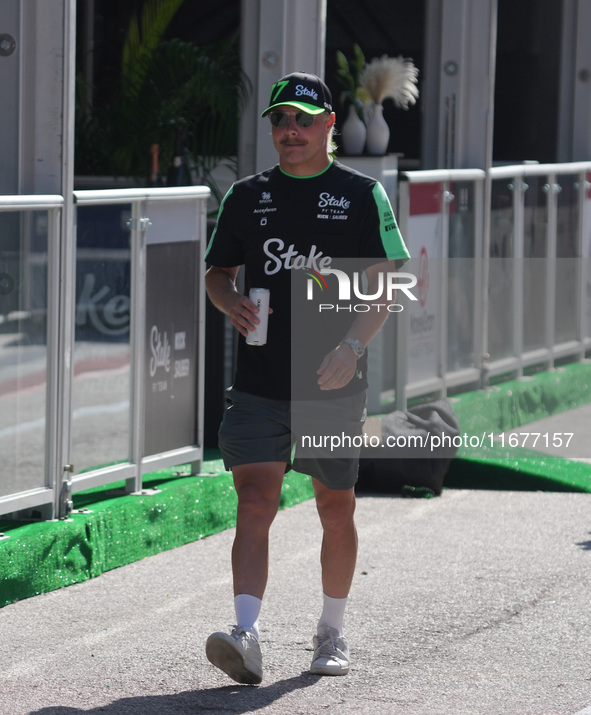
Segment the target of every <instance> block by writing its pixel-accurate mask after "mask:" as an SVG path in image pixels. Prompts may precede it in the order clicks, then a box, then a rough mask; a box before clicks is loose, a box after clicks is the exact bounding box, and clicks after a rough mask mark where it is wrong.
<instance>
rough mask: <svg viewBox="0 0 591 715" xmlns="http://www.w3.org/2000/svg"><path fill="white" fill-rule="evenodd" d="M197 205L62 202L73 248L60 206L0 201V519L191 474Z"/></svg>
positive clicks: (114, 194) (105, 197)
mask: <svg viewBox="0 0 591 715" xmlns="http://www.w3.org/2000/svg"><path fill="white" fill-rule="evenodd" d="M209 193H210V192H209V189H207V188H206V187H171V188H162V189H123V190H115V191H80V192H75V194H74V197H73V200H74V202H75V206H76V211H75V220H76V230H75V237H76V238H75V241H72V240H70V241H63V240H62V237H61V236H60V211H61V208H62V207H63V205H64V199H63V198H62V197H60V196H54V197H43V196H31V197H26V196H6V197H0V212H1V213H0V220H3V223H0V228H1V231H2V233H1V241H2V242H1V244H0V403H1V404H2V409H0V454H1V455H2V468H1V473H0V514H10V513H12V512H17V511H18V512H21V513H22V512H23V510H26V511H31V510H34V511H36V512H37V515H41V516H42V517H43V518H55V517H64V516H66V515H67V513H68V511H69V509H71V494H72V492H75V491H79V490H82V489H87V488H90V487H94V486H97V485H102V484H108V483H112V482H114V481H118V480H121V479H123V480H125V484H126V491H128V492H141V489H142V476H143V475H144V474H145V473H146V472H149V471H154V470H155V469H159V468H164V467H168V466H172V465H176V464H185V463H193V464H194V465H199V463H200V462H201V460H202V457H203V440H202V435H203V385H204V354H205V353H204V315H205V302H204V301H205V291H204V283H203V273H204V261H203V254H204V251H205V241H206V203H207V199H208V197H209ZM64 252H71V254H72V255H71V256H70V260H69V261H64V257H63V254H64ZM64 266H71V270H69V271H66V272H65V274H64ZM60 268H61V271H62V273H61V275H60ZM64 286H65V290H64ZM63 296H66V298H65V299H64V298H63ZM60 297H61V298H60ZM68 328H71V329H69V330H68ZM64 336H65V338H64ZM62 349H63V353H61V354H60V351H61V350H62ZM58 445H64V448H63V450H62V451H61V454H60V452H59V450H58ZM58 455H60V456H61V457H62V460H60V458H59V456H58ZM61 461H63V462H65V463H63V464H62V463H60V462H61Z"/></svg>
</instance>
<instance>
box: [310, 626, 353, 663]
mask: <svg viewBox="0 0 591 715" xmlns="http://www.w3.org/2000/svg"><path fill="white" fill-rule="evenodd" d="M313 643H314V655H313V657H312V665H311V666H310V672H311V673H315V674H317V675H347V673H348V672H349V666H350V661H349V647H348V646H347V642H346V641H345V639H344V638H343V637H342V636H339V633H338V631H337V630H335V629H334V628H329V627H328V626H318V634H317V635H315V636H314V639H313Z"/></svg>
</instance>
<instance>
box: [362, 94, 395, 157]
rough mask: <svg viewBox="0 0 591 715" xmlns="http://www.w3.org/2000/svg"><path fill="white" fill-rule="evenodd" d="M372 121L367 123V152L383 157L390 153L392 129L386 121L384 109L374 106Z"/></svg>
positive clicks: (372, 108)
mask: <svg viewBox="0 0 591 715" xmlns="http://www.w3.org/2000/svg"><path fill="white" fill-rule="evenodd" d="M370 114H371V119H370V120H369V121H368V123H367V151H368V153H369V154H374V155H376V156H382V155H383V154H385V153H386V152H387V151H388V142H389V141H390V127H389V126H388V123H387V122H386V120H385V119H384V107H383V106H382V105H381V104H374V105H373V106H372V107H371V112H370Z"/></svg>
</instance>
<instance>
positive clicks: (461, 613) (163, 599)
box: [0, 490, 591, 715]
mask: <svg viewBox="0 0 591 715" xmlns="http://www.w3.org/2000/svg"><path fill="white" fill-rule="evenodd" d="M590 507H591V495H587V494H560V493H516V492H484V491H481V492H479V491H467V490H466V491H462V490H458V491H456V490H446V491H444V493H443V496H442V497H440V498H435V499H416V500H414V499H402V498H398V497H370V496H363V497H360V499H359V501H358V527H359V533H360V553H359V560H358V567H357V572H356V577H355V583H354V587H353V591H352V594H351V602H350V606H349V609H348V615H347V619H346V628H347V636H348V639H349V642H350V646H351V652H352V658H353V662H352V670H351V672H350V674H349V675H348V676H345V677H339V678H329V677H324V678H322V677H319V676H313V675H310V674H309V673H308V672H307V668H308V666H309V662H310V658H311V637H312V634H313V631H314V628H315V623H316V619H317V617H318V614H319V609H320V605H321V594H320V585H319V565H318V557H319V544H320V530H319V525H318V519H317V516H316V513H315V508H314V504H313V502H306V503H304V504H301V505H299V506H296V507H292V508H291V509H288V510H286V511H284V512H281V513H280V514H279V515H278V517H277V519H276V521H275V523H274V525H273V530H272V537H271V538H272V540H271V559H272V562H271V573H270V579H269V586H268V590H267V594H266V598H265V603H264V607H263V613H262V616H261V629H262V633H261V645H262V650H263V658H264V669H265V672H264V679H263V683H262V684H261V685H260V686H259V687H250V686H239V685H236V684H234V683H233V682H232V681H230V680H229V679H228V678H227V677H226V676H225V675H224V674H223V673H221V672H219V671H217V670H216V669H215V668H213V666H211V665H210V664H209V662H208V661H207V659H206V657H205V653H204V643H205V640H206V638H207V636H208V634H209V633H210V632H211V631H213V630H219V629H220V628H224V627H226V626H228V625H230V624H231V623H232V622H233V610H232V593H231V580H230V569H229V556H230V547H231V543H232V538H233V531H232V530H230V531H226V532H223V533H220V534H217V535H215V536H211V537H209V538H207V539H204V540H202V541H198V542H195V543H193V544H189V545H187V546H184V547H181V548H178V549H175V550H172V551H168V552H165V553H162V554H159V555H157V556H154V557H151V558H147V559H144V560H143V561H140V562H138V563H134V564H131V565H129V566H126V567H124V568H120V569H116V570H113V571H111V572H109V573H106V574H104V575H102V576H100V577H99V578H96V579H94V580H92V581H88V582H86V583H83V584H78V585H75V586H71V587H69V588H66V589H62V590H60V591H55V592H52V593H49V594H45V595H41V596H38V597H35V598H32V599H28V600H25V601H22V602H20V603H16V604H13V605H10V606H7V607H5V608H3V609H1V610H0V633H1V634H2V636H1V639H0V643H1V645H0V712H1V713H2V714H3V715H24V714H25V713H27V714H28V713H34V714H35V715H62V714H65V713H109V714H110V715H126V714H128V713H133V714H135V715H149V714H151V713H154V714H156V713H157V714H158V715H168V714H172V713H208V714H211V713H220V714H227V713H230V714H238V713H255V712H256V713H278V714H285V715H287V714H289V715H295V714H302V715H304V714H305V715H320V714H321V713H335V714H336V713H338V714H339V715H340V714H343V715H370V714H371V715H382V714H383V715H392V714H396V713H401V714H402V715H431V714H432V715H448V714H451V713H454V714H456V713H462V714H465V713H470V714H474V715H476V714H478V715H509V714H511V715H534V714H535V715H542V714H543V715H574V714H575V713H582V712H585V713H589V712H591V709H589V710H588V708H591V658H590V643H591V617H590V616H591V599H590V598H589V593H590V588H591V509H590Z"/></svg>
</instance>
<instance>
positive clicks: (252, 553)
mask: <svg viewBox="0 0 591 715" xmlns="http://www.w3.org/2000/svg"><path fill="white" fill-rule="evenodd" d="M262 116H263V117H267V116H268V117H269V120H270V128H271V135H272V139H273V143H274V146H275V148H276V150H277V152H278V155H279V163H278V165H277V166H275V167H273V168H271V169H268V170H266V171H263V172H261V173H259V174H256V175H254V176H250V177H247V178H245V179H242V180H239V181H237V182H236V183H235V184H234V185H233V186H232V188H231V189H230V191H229V192H228V193H227V195H226V197H225V198H224V200H223V202H222V205H221V207H220V212H219V216H218V222H217V226H216V229H215V231H214V233H213V236H212V238H211V241H210V244H209V246H208V250H207V254H206V260H207V262H208V264H209V266H210V267H209V268H208V270H207V273H206V287H207V292H208V295H209V297H210V299H211V301H212V302H213V303H214V305H216V306H217V308H219V310H221V311H222V312H224V313H225V314H226V315H228V316H229V319H230V322H231V324H232V325H233V326H234V327H235V328H236V329H237V330H238V331H239V333H240V335H241V338H240V341H239V347H238V358H237V369H236V375H235V379H234V383H233V386H232V388H231V389H230V390H229V395H228V396H229V401H230V403H231V404H230V406H229V408H228V409H227V410H226V413H225V415H224V419H223V422H222V425H221V427H220V432H219V445H220V450H221V452H222V456H223V459H224V463H225V465H226V468H227V469H230V470H231V471H232V474H233V479H234V485H235V488H236V493H237V496H238V509H237V523H236V536H235V539H234V544H233V547H232V573H233V582H234V605H235V611H236V624H237V625H236V626H235V627H234V629H233V630H232V633H230V634H228V633H223V632H218V633H213V634H212V635H211V636H210V637H209V638H208V640H207V644H206V653H207V657H208V658H209V660H210V661H211V662H212V663H213V664H215V665H216V666H217V667H219V668H221V669H222V670H223V671H224V672H225V673H227V674H228V675H229V676H230V677H231V678H233V679H234V680H236V681H237V682H239V683H249V684H256V683H260V682H261V680H262V657H261V650H260V647H259V642H258V640H259V614H260V610H261V605H262V599H263V595H264V592H265V586H266V583H267V574H268V539H269V529H270V526H271V524H272V522H273V520H274V518H275V515H276V513H277V510H278V507H279V499H280V495H281V486H282V481H283V475H284V473H285V472H286V471H287V470H288V469H289V468H290V467H291V466H292V465H293V467H294V468H295V469H296V470H297V471H300V472H303V473H305V474H309V475H310V476H311V477H312V482H313V487H314V495H315V499H316V505H317V509H318V514H319V517H320V521H321V525H322V529H323V538H322V545H321V554H320V559H321V567H322V589H323V608H322V612H321V615H320V619H319V621H318V626H317V633H316V635H315V636H314V637H313V644H314V656H313V660H312V665H311V668H310V670H311V672H313V673H318V674H322V675H344V674H346V673H347V672H348V671H349V667H350V662H349V651H348V647H347V643H346V641H345V638H344V636H343V619H344V613H345V606H346V603H347V598H348V596H349V591H350V588H351V583H352V580H353V574H354V570H355V563H356V558H357V532H356V528H355V521H354V511H355V492H354V486H355V482H356V481H357V471H358V454H357V453H353V454H352V455H350V454H347V455H345V456H342V457H338V458H330V456H331V455H328V454H325V453H322V454H320V455H316V454H313V453H312V454H310V453H307V454H305V455H301V456H300V455H298V445H297V444H296V451H295V458H294V460H293V463H292V461H291V456H292V447H293V445H294V444H295V443H296V442H297V439H298V437H299V435H294V433H293V423H292V407H293V401H294V400H295V399H296V398H297V399H298V401H300V400H301V401H302V403H303V404H306V401H307V400H313V401H318V404H324V405H326V406H327V412H323V411H322V410H321V413H322V414H323V415H324V416H323V417H321V419H322V420H325V421H326V419H327V418H326V417H325V415H326V414H329V415H330V418H329V419H330V422H331V425H333V424H334V426H335V429H337V430H338V434H340V433H341V430H343V431H346V432H347V434H360V433H361V426H362V422H363V419H364V412H365V390H366V387H367V382H366V375H367V355H366V352H365V349H366V346H367V345H368V343H369V342H370V340H371V339H372V337H373V336H374V335H375V334H376V333H377V332H378V330H379V329H380V327H381V326H382V324H383V322H384V320H385V318H386V316H387V315H388V312H387V310H385V309H381V310H379V309H375V308H371V307H370V308H368V310H367V311H363V312H358V313H351V312H349V313H347V311H341V312H340V313H339V314H338V315H337V316H335V319H332V320H330V323H327V326H328V328H327V330H323V331H322V335H318V336H315V339H314V340H313V341H306V335H302V334H295V333H294V330H293V324H292V322H293V321H292V300H291V288H290V285H291V281H290V278H292V277H293V276H292V274H293V273H294V272H295V271H298V269H304V270H308V271H310V272H313V273H314V274H315V275H317V276H319V275H321V274H322V273H321V272H322V270H326V269H328V268H330V267H331V266H335V265H336V262H337V260H338V259H345V260H346V259H349V258H354V259H359V260H360V261H362V264H363V267H364V272H365V276H366V278H367V284H368V287H367V293H366V294H367V295H368V296H369V295H371V296H375V295H379V294H380V288H383V287H384V281H383V280H381V279H383V273H384V272H385V271H393V270H395V269H396V268H398V267H400V266H401V265H402V264H403V263H404V262H406V261H407V260H408V258H409V254H408V251H407V249H406V247H405V245H404V242H403V240H402V238H401V236H400V233H399V231H398V227H397V225H396V221H395V218H394V215H393V212H392V208H391V206H390V203H389V201H388V198H387V196H386V194H385V192H384V189H383V188H382V186H381V185H380V184H379V182H377V181H376V180H375V179H371V178H370V177H366V176H364V175H362V174H359V173H357V172H355V171H353V170H351V169H349V168H347V167H345V166H343V165H341V164H339V163H338V162H337V161H334V160H333V158H332V156H331V153H332V151H333V148H334V147H333V144H332V136H333V131H334V124H335V114H334V112H333V111H332V98H331V95H330V91H329V89H328V87H327V86H326V85H325V83H324V82H323V81H322V80H321V79H320V78H319V77H317V76H315V75H311V74H305V73H299V72H298V73H292V74H289V75H287V76H285V77H283V78H282V79H280V80H279V81H278V82H276V83H275V84H274V85H273V87H272V89H271V96H270V100H269V105H268V107H267V108H266V109H265V111H264V112H263V115H262ZM241 266H244V271H245V287H246V295H241V294H240V293H239V292H238V290H237V288H236V278H237V275H238V271H239V269H240V267H241ZM380 274H382V275H380ZM308 275H310V273H308ZM252 287H258V288H266V289H268V290H269V291H270V305H271V308H270V311H269V312H270V314H269V318H268V337H267V342H266V344H264V345H249V344H248V343H247V342H246V340H245V338H246V337H247V336H248V334H249V332H250V331H252V330H254V328H255V326H257V325H258V324H259V322H260V316H259V315H257V313H258V309H257V307H256V306H255V304H254V303H253V302H252V301H251V300H249V298H248V291H249V289H250V288H252ZM371 303H372V304H373V305H374V306H375V305H377V304H380V303H379V301H376V300H372V301H371ZM380 305H383V304H380ZM294 346H295V347H297V348H301V349H300V350H299V353H298V355H301V357H302V360H301V361H300V359H299V358H298V359H297V360H296V361H294V360H293V358H292V356H293V355H294V352H293V350H294ZM296 362H297V365H296ZM296 369H297V372H298V381H297V391H298V394H297V395H295V394H293V392H294V389H296V388H294V385H295V384H296V383H295V382H294V380H293V371H295V370H296ZM308 414H311V413H308ZM324 426H325V427H326V425H324Z"/></svg>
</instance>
